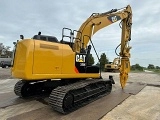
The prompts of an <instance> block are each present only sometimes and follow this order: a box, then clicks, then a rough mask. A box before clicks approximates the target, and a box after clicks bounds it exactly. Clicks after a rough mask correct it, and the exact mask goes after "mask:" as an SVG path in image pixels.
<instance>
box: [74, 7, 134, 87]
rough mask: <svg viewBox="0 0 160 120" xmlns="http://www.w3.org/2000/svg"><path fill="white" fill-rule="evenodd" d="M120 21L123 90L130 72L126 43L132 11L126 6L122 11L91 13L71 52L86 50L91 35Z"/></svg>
mask: <svg viewBox="0 0 160 120" xmlns="http://www.w3.org/2000/svg"><path fill="white" fill-rule="evenodd" d="M119 20H121V24H122V37H121V43H120V47H121V49H120V54H119V56H120V58H121V60H120V65H119V70H120V83H121V87H122V88H124V87H125V84H126V82H127V79H128V72H129V71H130V61H129V57H130V53H129V51H130V49H131V47H129V45H128V42H129V41H130V40H131V25H132V10H131V7H130V6H129V5H128V6H127V7H125V8H122V9H112V10H111V11H108V12H105V13H93V14H92V15H91V16H90V17H89V18H88V19H87V20H86V21H85V22H84V23H83V24H82V25H81V27H80V28H79V32H78V33H77V36H76V39H75V41H74V45H73V50H74V51H75V52H77V53H80V51H81V49H86V48H87V44H88V42H89V40H90V38H91V36H92V35H94V34H95V33H96V32H97V31H98V30H100V29H102V28H104V27H106V26H108V25H111V24H113V23H115V22H117V21H119ZM84 36H88V37H84Z"/></svg>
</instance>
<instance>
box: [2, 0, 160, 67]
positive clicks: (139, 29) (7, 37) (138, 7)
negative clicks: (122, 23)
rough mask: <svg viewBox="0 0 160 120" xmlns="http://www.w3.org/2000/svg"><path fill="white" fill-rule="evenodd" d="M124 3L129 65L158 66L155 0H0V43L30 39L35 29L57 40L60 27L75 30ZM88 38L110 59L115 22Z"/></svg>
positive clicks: (159, 22)
mask: <svg viewBox="0 0 160 120" xmlns="http://www.w3.org/2000/svg"><path fill="white" fill-rule="evenodd" d="M128 4H130V5H131V7H132V12H133V26H132V37H131V39H132V40H131V42H130V45H131V46H132V49H131V64H132V65H133V64H136V63H138V64H140V65H142V66H148V64H154V65H158V66H160V30H159V27H160V1H159V0H0V43H3V44H4V45H5V46H11V47H13V42H14V41H16V40H18V39H19V35H20V34H23V35H24V37H25V38H31V37H32V36H33V35H35V34H37V33H38V31H41V32H42V34H46V35H53V36H56V37H57V38H58V39H59V40H61V34H62V32H61V31H62V28H63V27H69V28H71V29H79V27H80V26H81V24H82V23H83V22H84V21H85V20H86V19H87V18H88V17H89V16H90V15H91V14H92V13H102V12H106V11H109V10H111V9H114V8H122V7H126V6H127V5H128ZM92 40H93V43H94V44H95V47H96V50H97V52H98V54H99V55H100V54H101V53H103V52H105V53H106V55H107V56H108V58H109V60H110V61H112V60H113V58H115V57H116V55H115V53H114V49H115V48H116V46H117V45H118V44H119V43H120V41H121V29H120V28H119V22H118V23H114V24H112V25H111V26H108V27H106V28H104V29H102V30H100V31H98V32H97V33H96V34H95V35H94V36H93V37H92ZM92 53H93V51H92ZM93 55H94V53H93ZM95 59H96V58H95Z"/></svg>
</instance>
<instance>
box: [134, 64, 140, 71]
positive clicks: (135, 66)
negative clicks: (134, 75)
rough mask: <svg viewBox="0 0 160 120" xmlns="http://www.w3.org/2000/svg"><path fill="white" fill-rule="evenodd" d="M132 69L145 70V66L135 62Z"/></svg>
mask: <svg viewBox="0 0 160 120" xmlns="http://www.w3.org/2000/svg"><path fill="white" fill-rule="evenodd" d="M131 70H139V71H143V67H142V66H140V65H139V64H135V65H132V66H131Z"/></svg>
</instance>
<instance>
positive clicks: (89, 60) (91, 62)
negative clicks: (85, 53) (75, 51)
mask: <svg viewBox="0 0 160 120" xmlns="http://www.w3.org/2000/svg"><path fill="white" fill-rule="evenodd" d="M93 64H94V57H93V56H92V54H90V55H89V58H88V65H93Z"/></svg>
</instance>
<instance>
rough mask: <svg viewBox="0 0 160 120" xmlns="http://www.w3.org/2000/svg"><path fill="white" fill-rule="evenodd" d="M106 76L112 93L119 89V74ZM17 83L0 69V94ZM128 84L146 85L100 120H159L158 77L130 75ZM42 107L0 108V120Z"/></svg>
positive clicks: (144, 74)
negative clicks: (111, 84)
mask: <svg viewBox="0 0 160 120" xmlns="http://www.w3.org/2000/svg"><path fill="white" fill-rule="evenodd" d="M108 75H113V78H114V80H115V82H116V84H115V85H114V86H113V91H115V90H117V89H119V88H121V87H120V83H119V73H102V76H103V77H104V78H108ZM17 81H18V79H12V77H11V73H10V69H9V68H7V69H2V68H0V94H1V93H6V92H11V91H13V87H14V84H15V83H16V82H17ZM128 82H141V83H147V84H148V85H147V86H146V87H145V88H144V89H143V90H142V91H141V92H139V93H138V94H137V95H131V96H130V97H129V98H128V99H126V100H125V101H124V102H123V103H122V104H120V105H118V106H117V107H116V108H114V109H113V110H112V111H110V112H109V113H108V114H106V115H105V116H104V117H103V118H102V120H160V87H159V86H160V75H157V74H153V73H130V74H129V80H128ZM44 106H45V105H43V104H40V103H38V102H37V101H31V102H26V103H21V104H18V105H13V106H9V107H6V108H5V109H4V108H0V120H5V119H7V118H8V117H11V116H13V115H15V114H16V115H18V114H21V113H23V112H27V111H31V110H33V109H38V108H42V107H44Z"/></svg>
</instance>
